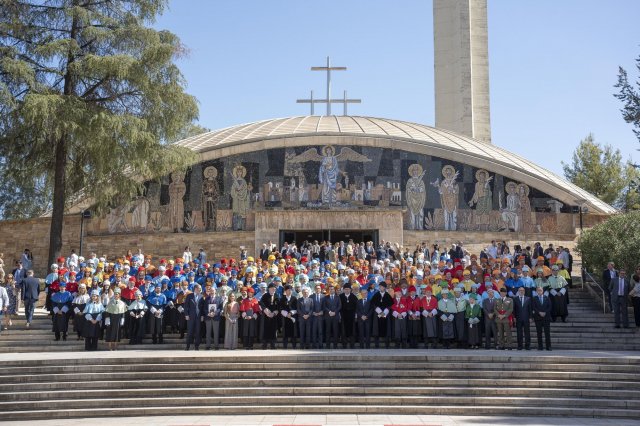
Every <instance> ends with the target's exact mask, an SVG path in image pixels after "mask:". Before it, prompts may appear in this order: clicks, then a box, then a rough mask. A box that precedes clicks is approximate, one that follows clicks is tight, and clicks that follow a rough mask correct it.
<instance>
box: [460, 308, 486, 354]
mask: <svg viewBox="0 0 640 426" xmlns="http://www.w3.org/2000/svg"><path fill="white" fill-rule="evenodd" d="M464 317H465V320H466V321H465V323H466V326H467V342H468V343H469V345H471V346H479V345H480V344H481V336H480V318H481V317H482V308H480V305H479V304H478V303H477V302H476V303H475V304H474V305H473V306H471V304H468V305H467V307H466V309H465V313H464ZM469 320H472V321H469ZM476 320H477V321H476Z"/></svg>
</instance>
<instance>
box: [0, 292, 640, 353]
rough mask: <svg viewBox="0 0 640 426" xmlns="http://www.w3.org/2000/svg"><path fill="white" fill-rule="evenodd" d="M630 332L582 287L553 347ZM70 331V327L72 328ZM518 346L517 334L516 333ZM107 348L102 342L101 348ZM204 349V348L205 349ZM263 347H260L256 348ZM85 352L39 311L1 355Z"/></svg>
mask: <svg viewBox="0 0 640 426" xmlns="http://www.w3.org/2000/svg"><path fill="white" fill-rule="evenodd" d="M629 315H630V324H631V328H629V329H624V328H620V329H616V328H614V323H613V315H612V314H610V313H606V314H605V313H603V312H602V305H599V304H598V303H597V302H596V301H595V300H594V299H593V297H592V296H591V295H590V294H589V293H588V292H587V291H586V290H582V289H581V288H580V286H578V287H576V288H574V289H572V290H570V305H569V317H568V318H567V322H566V323H563V322H561V321H560V319H558V321H557V322H555V323H552V325H551V339H552V342H551V345H552V348H553V349H569V350H573V349H584V350H619V351H623V350H640V333H637V331H638V330H637V329H636V328H635V326H634V321H633V318H632V314H631V313H630V314H629ZM70 328H71V325H70ZM531 336H532V347H533V348H535V347H536V336H535V326H534V325H533V324H532V325H531ZM513 339H514V345H515V330H514V331H513ZM150 340H151V339H146V342H147V343H146V344H143V345H136V346H129V345H127V344H126V341H123V342H122V343H121V345H120V348H121V349H132V348H133V349H138V350H139V349H154V350H157V349H184V340H181V339H180V338H179V335H177V334H167V335H165V339H164V344H163V345H152V344H151V341H150ZM104 346H105V344H104V343H103V342H100V343H99V344H98V347H99V348H102V347H104ZM203 346H204V345H203ZM255 347H256V348H258V347H260V346H259V344H256V345H255ZM79 350H84V341H77V340H76V337H75V335H74V334H73V333H72V332H70V334H69V338H68V340H67V341H62V340H61V341H59V342H56V341H55V339H54V336H53V333H52V332H51V321H50V320H49V317H48V316H47V314H46V312H45V311H43V310H37V312H36V316H35V318H34V321H33V323H32V325H31V328H30V329H29V330H26V329H25V327H24V317H23V316H21V317H20V318H19V319H18V320H16V321H14V325H13V327H11V328H10V329H9V330H5V331H3V332H2V334H1V335H0V353H3V352H40V351H46V352H50V351H79Z"/></svg>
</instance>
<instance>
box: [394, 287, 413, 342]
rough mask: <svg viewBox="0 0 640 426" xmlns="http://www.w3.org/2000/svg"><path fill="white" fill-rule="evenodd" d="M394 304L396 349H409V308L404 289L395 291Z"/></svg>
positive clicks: (397, 288) (398, 288)
mask: <svg viewBox="0 0 640 426" xmlns="http://www.w3.org/2000/svg"><path fill="white" fill-rule="evenodd" d="M393 293H394V295H393V304H392V305H391V317H392V318H393V320H392V321H393V339H394V340H395V341H396V349H399V348H400V347H402V349H405V348H406V347H407V316H408V314H409V307H408V305H407V299H406V298H405V297H404V296H403V295H402V289H401V288H400V287H396V288H395V289H393Z"/></svg>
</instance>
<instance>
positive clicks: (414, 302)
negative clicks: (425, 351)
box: [407, 285, 422, 349]
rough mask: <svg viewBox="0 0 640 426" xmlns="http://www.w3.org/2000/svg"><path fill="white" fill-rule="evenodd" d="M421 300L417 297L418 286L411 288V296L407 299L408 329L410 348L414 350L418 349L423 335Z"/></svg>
mask: <svg viewBox="0 0 640 426" xmlns="http://www.w3.org/2000/svg"><path fill="white" fill-rule="evenodd" d="M421 304H422V303H421V301H420V298H419V297H418V296H417V295H416V286H414V285H411V286H409V296H408V297H407V307H408V311H407V313H408V324H407V325H408V327H407V334H408V337H409V346H410V347H411V348H412V349H416V348H417V347H418V340H419V339H420V336H421V335H422V313H421V311H422V309H421Z"/></svg>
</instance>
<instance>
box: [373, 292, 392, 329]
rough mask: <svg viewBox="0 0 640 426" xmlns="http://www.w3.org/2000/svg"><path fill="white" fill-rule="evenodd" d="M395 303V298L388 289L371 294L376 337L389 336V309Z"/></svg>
mask: <svg viewBox="0 0 640 426" xmlns="http://www.w3.org/2000/svg"><path fill="white" fill-rule="evenodd" d="M391 305H393V299H392V298H391V296H390V295H389V293H387V292H386V291H385V292H384V293H380V292H379V291H376V292H375V294H374V295H373V296H371V307H372V309H373V313H372V315H373V332H372V336H374V337H387V324H388V323H389V318H390V317H389V312H390V311H389V309H390V308H391Z"/></svg>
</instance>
